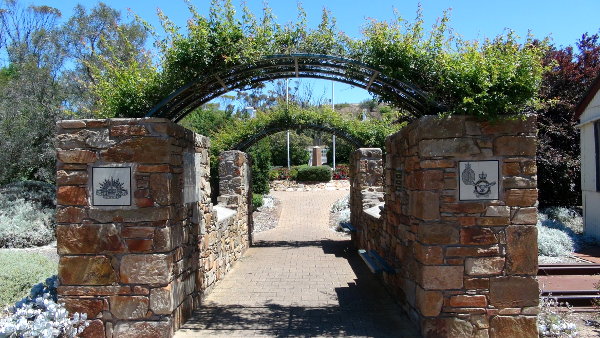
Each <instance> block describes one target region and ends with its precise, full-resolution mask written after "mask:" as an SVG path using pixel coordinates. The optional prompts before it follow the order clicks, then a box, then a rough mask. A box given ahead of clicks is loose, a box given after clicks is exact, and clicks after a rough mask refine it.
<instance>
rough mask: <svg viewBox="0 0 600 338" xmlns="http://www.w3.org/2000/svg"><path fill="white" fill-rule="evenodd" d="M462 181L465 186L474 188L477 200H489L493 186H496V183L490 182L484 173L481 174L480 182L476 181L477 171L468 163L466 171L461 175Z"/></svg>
mask: <svg viewBox="0 0 600 338" xmlns="http://www.w3.org/2000/svg"><path fill="white" fill-rule="evenodd" d="M461 179H462V181H463V183H464V184H465V185H472V186H473V193H474V194H475V197H477V198H487V197H488V196H490V193H491V192H492V189H491V188H492V186H494V185H496V182H495V181H494V182H488V180H487V174H486V173H485V172H484V171H482V172H481V174H479V180H478V181H475V171H474V170H473V169H472V168H471V164H469V163H467V164H466V165H465V169H464V170H463V171H462V173H461Z"/></svg>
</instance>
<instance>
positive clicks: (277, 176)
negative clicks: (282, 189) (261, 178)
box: [269, 167, 290, 181]
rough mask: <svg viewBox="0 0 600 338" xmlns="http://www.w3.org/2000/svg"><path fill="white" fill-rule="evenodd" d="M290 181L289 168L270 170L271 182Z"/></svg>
mask: <svg viewBox="0 0 600 338" xmlns="http://www.w3.org/2000/svg"><path fill="white" fill-rule="evenodd" d="M289 179H290V170H289V169H288V168H287V167H282V168H271V170H269V180H271V181H275V180H289Z"/></svg>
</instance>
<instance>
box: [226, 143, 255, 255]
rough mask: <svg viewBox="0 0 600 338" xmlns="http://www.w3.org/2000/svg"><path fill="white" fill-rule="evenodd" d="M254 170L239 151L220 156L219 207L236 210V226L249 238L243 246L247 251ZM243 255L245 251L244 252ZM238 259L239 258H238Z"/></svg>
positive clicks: (250, 231)
mask: <svg viewBox="0 0 600 338" xmlns="http://www.w3.org/2000/svg"><path fill="white" fill-rule="evenodd" d="M251 185H252V170H251V165H250V157H249V156H248V154H246V153H244V152H242V151H239V150H229V151H224V152H222V153H221V154H220V155H219V189H220V190H219V191H220V195H219V197H218V202H219V205H223V206H225V207H227V208H231V209H236V210H237V215H236V224H239V225H240V226H241V227H242V228H240V229H239V232H240V233H243V234H244V235H246V236H247V241H245V242H244V243H243V245H241V246H242V247H243V250H245V249H246V248H247V247H248V246H249V245H251V244H252V188H251ZM242 253H243V251H242ZM236 259H237V258H236Z"/></svg>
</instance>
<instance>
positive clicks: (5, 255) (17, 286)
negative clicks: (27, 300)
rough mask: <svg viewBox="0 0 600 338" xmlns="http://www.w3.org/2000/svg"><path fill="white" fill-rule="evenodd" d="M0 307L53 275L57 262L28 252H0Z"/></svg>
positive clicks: (16, 299)
mask: <svg viewBox="0 0 600 338" xmlns="http://www.w3.org/2000/svg"><path fill="white" fill-rule="evenodd" d="M0 266H1V267H2V269H0V307H2V308H5V307H6V306H8V305H12V304H14V303H15V302H16V301H18V300H20V299H22V298H23V297H25V296H27V295H28V294H29V289H30V288H31V287H32V286H33V285H35V284H37V283H39V282H43V281H44V280H45V279H46V278H47V277H49V276H52V275H55V274H56V272H57V264H56V263H55V262H53V261H51V260H49V259H47V258H46V257H44V256H41V255H39V254H35V253H29V252H17V251H2V252H0Z"/></svg>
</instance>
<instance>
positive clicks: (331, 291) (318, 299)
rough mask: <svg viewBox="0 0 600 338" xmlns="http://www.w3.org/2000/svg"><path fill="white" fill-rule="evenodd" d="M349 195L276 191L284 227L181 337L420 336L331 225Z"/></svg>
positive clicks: (266, 237) (265, 238) (262, 242)
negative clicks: (332, 213) (336, 205)
mask: <svg viewBox="0 0 600 338" xmlns="http://www.w3.org/2000/svg"><path fill="white" fill-rule="evenodd" d="M347 193H348V192H347V191H311V192H275V193H274V195H275V196H276V197H277V198H278V199H280V200H281V203H282V208H283V209H282V212H281V218H280V220H279V224H278V226H277V227H276V228H275V229H271V230H268V231H265V232H262V233H258V234H256V235H255V237H254V240H255V245H254V246H253V247H251V248H250V249H248V251H247V252H246V255H245V256H244V257H243V258H242V259H241V260H240V262H238V263H237V264H236V265H235V267H234V268H233V269H232V271H231V272H229V274H228V275H227V276H225V278H224V279H223V280H222V281H221V282H220V283H218V284H217V286H216V287H215V289H214V290H213V291H212V293H211V294H210V295H209V296H208V297H207V299H206V302H205V306H203V307H202V308H200V309H199V310H197V311H196V312H195V315H194V317H193V318H191V319H190V320H189V321H188V322H187V323H186V324H185V325H184V326H183V328H182V329H181V330H179V331H178V332H177V334H176V337H177V338H181V337H203V336H213V335H221V336H227V337H253V336H266V337H288V336H294V337H297V336H300V337H314V336H328V337H331V336H346V337H347V336H365V337H414V336H417V334H416V330H415V328H414V327H413V324H412V323H410V321H409V320H408V318H407V317H405V316H404V315H403V313H402V310H400V308H399V307H398V306H397V305H396V304H395V303H393V302H392V301H391V299H390V296H389V295H388V294H387V293H386V291H385V290H384V289H383V288H382V286H381V284H380V283H379V281H377V279H376V278H375V276H374V275H373V274H371V273H370V272H369V270H368V269H367V267H366V266H365V264H364V263H363V262H362V260H361V259H360V258H359V257H358V255H357V254H356V253H355V250H354V249H351V247H350V242H349V240H348V237H343V236H342V235H340V234H338V233H336V232H334V231H332V230H330V229H329V227H328V219H329V208H330V206H331V205H332V204H333V202H334V201H336V200H337V199H339V198H341V197H342V196H344V195H345V194H347Z"/></svg>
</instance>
